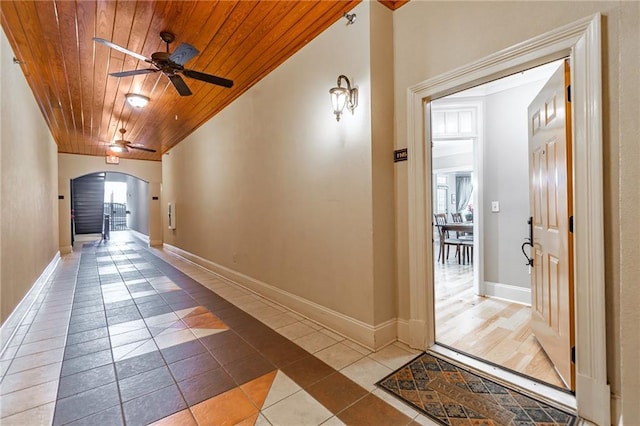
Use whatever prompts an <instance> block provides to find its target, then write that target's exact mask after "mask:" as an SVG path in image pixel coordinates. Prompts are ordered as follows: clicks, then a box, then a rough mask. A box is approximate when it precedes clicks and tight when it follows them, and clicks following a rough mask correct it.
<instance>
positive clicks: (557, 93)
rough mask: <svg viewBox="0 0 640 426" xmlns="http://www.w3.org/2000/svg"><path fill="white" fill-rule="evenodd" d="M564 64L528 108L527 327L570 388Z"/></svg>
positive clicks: (568, 135) (567, 137)
mask: <svg viewBox="0 0 640 426" xmlns="http://www.w3.org/2000/svg"><path fill="white" fill-rule="evenodd" d="M568 84H569V65H568V62H567V61H565V63H564V64H563V65H561V66H560V67H559V68H558V70H557V71H556V72H555V73H554V74H553V76H552V77H551V78H550V79H549V81H548V82H547V83H546V84H545V86H544V87H543V88H542V90H541V91H540V93H539V94H538V95H537V96H536V98H535V99H534V100H533V102H532V103H531V105H529V109H528V114H529V120H528V121H529V175H530V182H531V188H530V194H531V210H532V216H533V228H534V230H533V245H534V249H533V254H534V264H533V266H534V267H533V272H532V280H531V282H532V286H533V288H532V294H533V298H532V303H533V306H532V310H531V316H532V318H531V319H532V322H531V326H532V329H533V331H534V334H535V336H536V338H537V339H538V341H539V342H540V345H541V346H542V347H543V348H544V350H545V352H546V353H547V355H548V356H549V358H550V359H551V361H552V362H553V363H554V365H555V367H556V369H557V371H558V373H559V374H560V376H561V377H562V379H563V380H564V381H565V383H566V384H567V386H568V387H569V388H570V389H573V388H574V375H575V371H574V370H575V369H574V365H573V363H572V362H571V348H572V346H573V345H574V324H573V263H572V259H573V246H572V238H571V235H570V232H569V217H570V216H571V215H572V214H573V212H572V207H571V205H572V193H571V191H572V182H571V180H570V178H571V126H570V117H571V115H570V113H571V110H570V103H568V102H567V99H566V96H565V94H566V93H567V91H566V88H567V86H568Z"/></svg>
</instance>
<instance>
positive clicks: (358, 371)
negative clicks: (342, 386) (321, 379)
mask: <svg viewBox="0 0 640 426" xmlns="http://www.w3.org/2000/svg"><path fill="white" fill-rule="evenodd" d="M392 371H393V370H391V369H390V368H389V367H386V366H384V365H382V364H380V363H378V362H377V361H375V360H373V359H371V358H368V357H364V358H362V359H360V360H358V361H356V362H354V363H353V364H351V365H349V366H347V367H345V368H343V369H342V370H340V372H341V373H342V374H344V375H345V376H347V377H348V378H350V379H351V380H353V381H354V382H356V383H357V384H359V385H360V386H362V387H363V388H365V389H366V390H368V391H369V392H372V391H373V390H374V389H376V386H375V383H376V382H377V381H378V380H380V379H382V378H383V377H384V376H386V375H388V374H389V373H391V372H392Z"/></svg>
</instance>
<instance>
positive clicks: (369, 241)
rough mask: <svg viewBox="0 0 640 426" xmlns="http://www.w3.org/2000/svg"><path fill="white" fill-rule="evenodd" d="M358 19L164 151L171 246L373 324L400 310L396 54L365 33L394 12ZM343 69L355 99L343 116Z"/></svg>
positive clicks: (366, 8)
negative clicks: (338, 105) (336, 102)
mask: <svg viewBox="0 0 640 426" xmlns="http://www.w3.org/2000/svg"><path fill="white" fill-rule="evenodd" d="M372 9H373V10H372ZM354 11H355V12H356V13H357V15H358V19H357V23H356V24H355V25H350V26H346V25H345V22H344V21H341V22H337V23H336V24H334V25H333V26H332V27H331V28H329V30H327V31H326V32H324V33H323V34H321V35H320V36H318V37H317V38H316V39H315V40H313V41H312V42H311V43H309V45H307V46H306V47H305V48H304V49H303V50H302V51H300V52H298V53H297V54H296V55H294V56H293V57H291V58H290V59H289V60H288V61H287V62H285V63H284V64H283V65H282V66H280V67H279V68H278V69H276V70H275V71H274V72H273V73H271V74H270V75H268V76H267V77H266V78H265V79H264V80H262V81H261V82H259V83H258V84H257V85H256V86H255V87H253V88H252V89H251V90H249V91H248V92H247V93H246V94H244V95H243V96H242V97H240V98H239V99H237V100H236V101H235V102H234V103H233V104H232V105H230V106H229V107H227V108H226V109H225V110H224V111H222V112H221V113H220V114H218V115H217V116H216V117H214V118H213V119H212V120H210V121H209V122H207V123H206V124H205V125H203V126H202V127H201V128H200V129H198V130H197V131H196V132H194V133H193V134H192V135H191V136H190V137H188V138H187V139H186V140H185V141H183V142H182V143H181V144H180V145H178V146H177V147H175V148H174V149H172V150H171V152H170V154H169V155H166V156H164V157H163V198H164V200H165V202H164V203H163V207H164V208H165V209H166V203H167V202H175V208H176V218H177V229H175V230H174V231H169V230H167V229H166V225H165V227H164V229H165V236H164V241H165V242H166V243H169V244H171V245H173V246H176V247H179V248H180V249H183V250H186V251H188V252H190V253H193V254H196V255H198V256H200V257H202V258H205V259H207V260H209V261H211V262H214V263H215V264H217V265H220V266H222V267H224V268H228V269H230V270H233V271H236V272H239V273H241V274H244V275H245V276H247V277H250V278H251V279H253V280H257V281H260V282H262V283H266V284H267V285H269V286H272V287H275V288H277V289H278V290H279V291H283V292H286V293H288V294H291V295H295V297H298V298H302V299H304V300H306V301H308V302H310V303H312V304H317V305H321V306H322V307H325V308H328V309H330V310H332V311H335V312H338V313H340V314H341V315H344V316H347V317H348V318H350V319H354V320H356V321H361V322H363V323H365V324H368V325H370V326H373V325H377V324H380V323H382V322H385V321H388V320H390V319H392V318H394V317H395V310H396V309H395V283H394V274H393V271H394V262H393V249H394V243H393V232H394V230H393V226H394V222H393V184H392V179H393V174H392V152H393V144H392V137H393V133H392V129H393V121H392V118H393V113H392V107H393V106H392V104H393V88H392V85H391V81H392V76H393V74H392V73H393V70H392V57H393V56H392V54H393V52H392V46H391V43H390V38H389V39H388V40H380V39H376V40H373V39H372V37H371V36H370V34H369V29H370V25H371V22H373V21H375V22H381V21H386V24H385V26H386V27H385V30H384V31H385V36H388V37H391V22H392V21H391V20H392V14H391V13H390V11H387V10H386V9H384V7H382V6H381V5H379V4H378V3H377V2H376V3H367V2H365V3H362V4H360V5H359V6H358V7H357V8H356V9H355V10H354ZM374 53H375V56H374ZM372 64H373V66H374V68H375V69H376V71H377V72H372V71H371V65H372ZM339 74H345V75H346V76H347V77H349V79H350V80H351V81H352V83H353V84H354V85H355V86H357V87H358V88H359V91H360V96H359V106H358V108H357V109H356V110H355V114H354V115H352V114H351V113H349V112H345V114H344V115H343V117H342V118H341V120H340V122H336V120H335V118H334V116H333V114H332V111H331V106H330V100H329V89H330V88H331V87H333V86H335V85H336V79H337V77H338V75H339ZM374 98H375V99H376V100H377V105H376V106H375V107H374V106H372V102H371V100H372V99H374ZM373 116H375V117H376V121H375V123H373V120H372V117H373ZM372 139H373V142H372ZM372 145H373V146H372ZM385 160H386V164H383V163H385ZM372 164H375V165H376V171H375V173H374V171H373V166H372ZM379 164H380V165H382V166H381V167H380V168H379V169H378V168H377V167H378V165H379ZM165 220H166V219H165ZM378 230H379V232H377V231H378Z"/></svg>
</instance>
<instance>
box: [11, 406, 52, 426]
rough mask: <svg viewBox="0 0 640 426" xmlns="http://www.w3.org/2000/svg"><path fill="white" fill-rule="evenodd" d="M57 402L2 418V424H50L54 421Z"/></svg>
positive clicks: (15, 425) (43, 425)
mask: <svg viewBox="0 0 640 426" xmlns="http://www.w3.org/2000/svg"><path fill="white" fill-rule="evenodd" d="M55 407H56V404H55V402H49V403H48V404H44V405H41V406H39V407H36V408H32V409H30V410H27V411H23V412H21V413H18V414H14V415H13V416H9V417H5V418H3V419H2V420H0V424H2V426H27V425H28V426H49V425H51V424H52V423H53V412H54V410H55Z"/></svg>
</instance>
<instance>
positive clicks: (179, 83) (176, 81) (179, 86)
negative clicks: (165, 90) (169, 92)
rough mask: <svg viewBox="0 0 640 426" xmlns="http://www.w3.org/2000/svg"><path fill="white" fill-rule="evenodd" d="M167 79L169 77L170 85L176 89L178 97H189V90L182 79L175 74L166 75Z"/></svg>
mask: <svg viewBox="0 0 640 426" xmlns="http://www.w3.org/2000/svg"><path fill="white" fill-rule="evenodd" d="M167 77H169V80H171V83H173V87H175V88H176V90H177V91H178V93H179V94H180V96H189V95H191V90H189V86H187V83H185V82H184V80H183V79H182V77H180V76H179V75H176V74H174V75H168V76H167Z"/></svg>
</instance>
